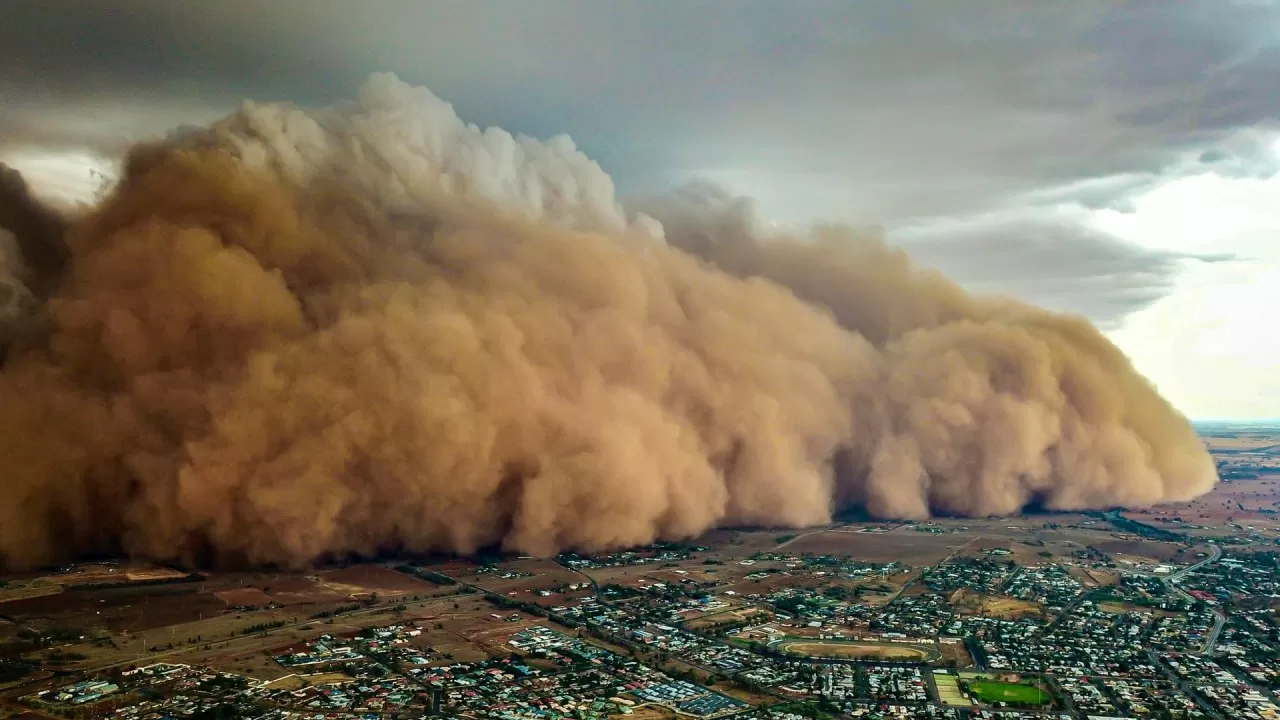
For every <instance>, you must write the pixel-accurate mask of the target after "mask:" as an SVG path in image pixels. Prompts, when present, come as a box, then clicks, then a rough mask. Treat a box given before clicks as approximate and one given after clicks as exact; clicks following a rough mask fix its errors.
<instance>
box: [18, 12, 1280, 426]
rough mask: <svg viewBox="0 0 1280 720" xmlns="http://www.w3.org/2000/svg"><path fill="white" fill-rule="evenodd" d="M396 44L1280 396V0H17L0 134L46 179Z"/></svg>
mask: <svg viewBox="0 0 1280 720" xmlns="http://www.w3.org/2000/svg"><path fill="white" fill-rule="evenodd" d="M380 70H390V71H393V72H395V73H396V74H398V75H399V76H400V77H401V78H402V79H404V80H406V81H409V82H411V83H414V84H420V85H425V86H427V87H429V88H431V89H432V90H433V91H434V92H435V93H436V94H438V95H440V96H441V97H443V98H445V99H447V100H449V101H451V102H453V103H454V104H455V105H456V107H457V109H458V112H459V114H460V115H461V116H462V117H464V118H466V119H468V120H469V121H471V122H475V123H477V124H479V125H499V126H501V127H504V128H506V129H508V130H511V131H513V132H523V133H526V134H531V135H536V136H543V137H545V136H550V135H554V134H558V133H568V134H569V135H571V136H572V137H573V138H574V139H575V140H576V141H577V142H578V145H579V146H580V147H582V148H583V149H584V150H585V151H586V152H587V153H588V154H589V155H591V156H592V157H594V158H595V159H597V160H598V161H599V162H600V164H601V165H602V166H603V167H604V168H605V170H607V171H608V172H609V173H610V174H611V175H613V177H614V179H615V180H616V182H617V183H618V187H619V190H620V191H621V192H622V193H623V194H624V195H625V194H628V193H637V194H639V193H645V194H648V193H653V192H658V191H661V190H663V189H666V188H669V187H671V186H674V185H676V184H679V183H682V182H685V181H687V180H690V179H694V178H700V179H706V180H711V181H713V182H717V183H720V184H723V185H725V186H727V187H729V188H731V189H732V190H734V191H735V192H738V193H742V194H746V195H751V196H754V197H756V198H757V199H758V200H759V202H760V206H761V208H762V210H763V212H764V213H765V214H766V215H767V216H768V217H770V218H772V219H774V220H776V221H778V222H781V223H788V224H789V223H796V224H798V223H805V222H809V221H812V220H816V219H843V220H850V221H854V222H858V223H864V224H865V223H876V224H881V225H883V226H885V227H886V228H887V230H888V232H889V236H890V238H891V240H893V241H895V242H897V243H899V244H902V245H904V246H907V247H908V248H910V249H912V250H913V251H914V253H915V254H916V256H917V257H918V258H919V259H920V260H921V261H922V262H924V263H926V264H930V265H934V266H938V267H941V268H942V269H944V270H946V271H948V272H950V273H951V274H952V275H953V276H955V277H956V278H957V279H959V280H960V281H961V282H963V283H965V284H966V285H967V286H969V287H971V288H973V289H975V290H981V291H993V292H1004V293H1012V294H1015V295H1018V296H1020V297H1023V298H1026V299H1028V300H1031V301H1033V302H1038V303H1042V304H1045V305H1048V306H1050V307H1053V308H1054V309H1059V310H1068V311H1073V312H1080V313H1084V314H1087V315H1088V316H1089V317H1091V318H1092V319H1093V320H1094V321H1095V322H1097V323H1098V324H1099V325H1100V326H1102V327H1103V328H1104V329H1106V330H1107V331H1108V332H1109V333H1110V334H1111V336H1112V337H1113V338H1114V339H1115V340H1116V341H1117V342H1118V343H1119V344H1120V345H1121V347H1122V348H1123V349H1124V350H1125V351H1126V352H1128V353H1129V354H1130V356H1131V357H1133V358H1134V360H1135V362H1137V363H1138V366H1139V368H1140V369H1141V370H1142V371H1143V372H1145V373H1146V374H1147V375H1148V376H1149V377H1151V378H1152V380H1153V381H1154V382H1156V384H1157V385H1158V386H1159V387H1160V389H1161V390H1162V391H1164V392H1165V394H1166V395H1167V396H1169V397H1170V399H1171V400H1173V401H1174V402H1175V404H1177V405H1178V406H1179V407H1180V408H1181V409H1182V410H1183V411H1184V412H1187V413H1188V414H1190V415H1192V416H1193V417H1197V418H1245V417H1277V416H1280V242H1277V240H1280V235H1278V234H1280V202H1277V200H1280V174H1278V171H1280V144H1278V143H1277V140H1278V139H1280V121H1278V119H1280V107H1278V106H1280V7H1277V6H1276V4H1275V3H1272V2H1263V1H1262V0H1234V1H1233V0H1205V1H1203V2H1193V1H1186V2H1179V1H1178V0H1128V1H1127V2H1116V1H1114V0H1097V1H1093V0H1071V1H1070V2H1023V1H1020V0H1002V1H999V2H995V1H992V2H984V1H981V0H976V1H975V0H966V1H965V2H950V1H947V0H933V1H930V2H912V1H910V0H883V1H880V2H875V1H868V2H855V1H854V0H831V1H830V2H818V1H804V0H779V1H777V2H763V1H754V0H720V1H713V0H708V1H704V2H698V1H697V0H647V1H646V2H643V3H640V2H627V3H624V2H611V1H609V0H598V1H592V2H588V1H586V0H564V1H560V2H551V1H547V2H540V1H538V0H510V1H507V2H501V1H498V0H492V1H484V0H470V1H469V2H465V3H464V2H444V1H441V2H433V1H431V0H403V1H400V0H367V1H366V2H342V1H338V0H271V1H270V2H258V1H256V0H255V1H250V0H223V1H222V2H219V3H213V2H207V1H193V2H186V1H182V0H156V1H154V2H142V1H137V0H113V1H111V2H106V1H104V2H94V1H92V0H82V1H80V2H70V1H59V0H5V1H4V2H3V3H2V4H0V162H9V163H12V164H14V165H16V166H18V167H19V168H20V169H22V170H24V171H25V172H26V173H27V174H28V175H29V176H31V179H32V181H33V182H34V183H35V184H37V185H40V186H43V188H44V189H45V190H46V191H47V192H49V193H51V194H64V195H75V194H82V193H84V192H87V191H88V190H89V189H91V188H92V183H91V178H90V175H89V172H88V168H89V167H91V166H94V165H95V164H97V163H98V162H99V161H98V158H100V157H110V156H112V155H113V154H115V153H118V152H119V151H120V149H121V148H123V147H125V146H126V145H127V143H128V142H129V141H131V140H135V139H138V138H143V137H147V136H150V135H154V134H157V133H161V132H164V131H165V130H167V129H169V128H171V127H174V126H176V125H179V124H183V123H201V122H207V121H209V120H212V119H215V118H217V117H219V116H221V115H224V114H226V113H227V112H229V111H231V110H233V109H234V108H235V106H236V103H238V102H239V101H240V100H241V99H244V98H250V99H254V100H264V101H265V100H289V101H294V102H297V103H300V104H304V105H321V104H328V103H331V102H335V101H341V100H343V99H346V98H349V97H350V96H351V95H352V94H353V93H354V92H355V90H356V89H357V88H358V86H359V84H360V82H361V81H362V80H363V79H364V78H365V77H366V76H367V75H368V74H369V73H370V72H374V71H380Z"/></svg>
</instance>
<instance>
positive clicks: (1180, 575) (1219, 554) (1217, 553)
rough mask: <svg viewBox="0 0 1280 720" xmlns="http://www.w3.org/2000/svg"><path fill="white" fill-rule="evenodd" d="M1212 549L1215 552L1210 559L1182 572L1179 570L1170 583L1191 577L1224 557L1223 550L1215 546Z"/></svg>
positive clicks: (1172, 576) (1171, 576) (1170, 578)
mask: <svg viewBox="0 0 1280 720" xmlns="http://www.w3.org/2000/svg"><path fill="white" fill-rule="evenodd" d="M1211 549H1212V550H1213V552H1211V553H1209V557H1207V558H1205V559H1204V560H1201V561H1200V562H1198V563H1196V564H1195V565H1191V566H1190V567H1186V568H1183V569H1182V570H1179V571H1178V572H1176V573H1174V574H1172V575H1170V576H1169V582H1171V583H1176V582H1180V581H1181V580H1182V578H1184V577H1186V576H1188V575H1190V574H1191V573H1193V572H1195V571H1197V570H1199V569H1200V568H1202V567H1204V566H1205V565H1208V564H1209V563H1211V562H1215V561H1216V560H1217V559H1218V558H1220V557H1222V548H1220V547H1218V546H1217V545H1214V546H1213V547H1212V548H1211Z"/></svg>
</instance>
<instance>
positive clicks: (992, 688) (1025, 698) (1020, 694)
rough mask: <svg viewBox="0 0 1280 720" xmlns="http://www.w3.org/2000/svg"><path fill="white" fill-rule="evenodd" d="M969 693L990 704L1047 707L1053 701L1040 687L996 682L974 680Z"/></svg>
mask: <svg viewBox="0 0 1280 720" xmlns="http://www.w3.org/2000/svg"><path fill="white" fill-rule="evenodd" d="M969 692H970V694H972V695H973V696H975V697H977V698H978V699H979V700H982V701H983V702H988V703H994V702H1006V703H1023V704H1026V705H1045V704H1047V703H1048V702H1049V701H1050V700H1051V699H1052V698H1050V697H1049V693H1047V692H1045V691H1043V690H1041V689H1040V688H1038V687H1032V686H1030V685H1023V684H1021V683H1007V682H999V681H996V680H974V681H972V682H970V683H969Z"/></svg>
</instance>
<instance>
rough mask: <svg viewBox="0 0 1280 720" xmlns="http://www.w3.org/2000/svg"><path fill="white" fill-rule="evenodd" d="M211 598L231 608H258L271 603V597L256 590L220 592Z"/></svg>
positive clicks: (243, 589)
mask: <svg viewBox="0 0 1280 720" xmlns="http://www.w3.org/2000/svg"><path fill="white" fill-rule="evenodd" d="M213 596H214V597H216V598H218V599H219V600H221V601H222V602H224V603H226V604H227V605H228V606H231V607H238V606H242V605H243V606H248V605H253V606H258V607H261V606H263V605H268V604H270V603H271V596H269V595H267V594H266V593H264V592H262V591H261V590H259V589H258V588H238V589H236V590H220V591H218V592H215V593H213Z"/></svg>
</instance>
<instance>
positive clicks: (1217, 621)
mask: <svg viewBox="0 0 1280 720" xmlns="http://www.w3.org/2000/svg"><path fill="white" fill-rule="evenodd" d="M1210 549H1211V550H1212V552H1210V553H1209V557H1207V558H1205V559H1204V560H1201V561H1200V562H1198V563H1196V564H1195V565H1189V566H1187V567H1185V568H1183V569H1181V570H1179V571H1178V572H1176V573H1174V574H1172V575H1168V576H1164V577H1162V576H1160V575H1156V574H1154V573H1146V572H1139V573H1137V574H1139V575H1145V576H1147V577H1153V578H1156V579H1158V580H1160V581H1161V582H1163V583H1164V586H1165V587H1166V588H1168V590H1169V591H1170V592H1174V593H1177V594H1178V595H1181V596H1182V597H1183V598H1185V599H1187V600H1189V601H1191V602H1196V598H1195V597H1194V596H1193V595H1192V594H1191V593H1189V592H1187V591H1186V590H1183V589H1182V588H1181V587H1179V586H1178V583H1179V582H1181V581H1182V580H1183V578H1185V577H1187V576H1188V575H1190V574H1191V573H1193V572H1195V571H1197V570H1199V569H1200V568H1202V567H1204V566H1206V565H1208V564H1210V563H1212V562H1215V561H1217V560H1218V558H1220V557H1222V548H1220V547H1218V546H1217V545H1214V546H1212V547H1211V548H1210ZM1226 624H1227V616H1226V615H1225V614H1223V612H1222V610H1221V609H1219V608H1217V607H1215V608H1213V629H1212V630H1210V631H1209V637H1208V638H1207V639H1206V641H1205V644H1204V648H1203V649H1202V650H1201V651H1200V654H1202V655H1212V654H1213V651H1214V649H1215V648H1217V646H1218V637H1219V636H1220V635H1221V634H1222V628H1223V627H1224V626H1225V625H1226Z"/></svg>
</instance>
